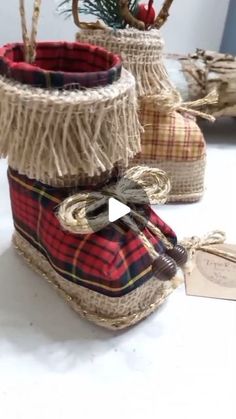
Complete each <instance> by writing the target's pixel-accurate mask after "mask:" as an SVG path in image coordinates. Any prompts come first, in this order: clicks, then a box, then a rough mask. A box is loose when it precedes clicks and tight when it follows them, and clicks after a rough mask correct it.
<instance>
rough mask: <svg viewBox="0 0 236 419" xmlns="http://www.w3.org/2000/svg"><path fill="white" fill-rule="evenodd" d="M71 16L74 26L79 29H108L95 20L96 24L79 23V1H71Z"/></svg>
mask: <svg viewBox="0 0 236 419" xmlns="http://www.w3.org/2000/svg"><path fill="white" fill-rule="evenodd" d="M72 15H73V19H74V23H75V25H76V26H78V28H80V29H94V30H95V29H101V30H106V29H109V28H108V26H106V25H105V23H103V22H100V21H99V20H97V22H81V21H80V16H79V0H72Z"/></svg>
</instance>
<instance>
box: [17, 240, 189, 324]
mask: <svg viewBox="0 0 236 419" xmlns="http://www.w3.org/2000/svg"><path fill="white" fill-rule="evenodd" d="M13 244H14V246H15V248H16V250H17V252H18V253H19V254H20V255H21V256H23V257H24V259H25V260H26V262H27V263H28V265H29V266H30V267H31V268H32V269H33V270H34V271H36V272H37V273H39V274H40V275H41V276H42V277H43V278H44V279H46V280H47V282H48V283H49V284H50V285H52V286H53V287H54V288H55V289H56V290H57V292H58V293H59V294H60V295H61V296H62V297H63V299H65V301H66V302H67V303H68V304H69V305H70V306H71V307H72V309H73V310H75V311H76V312H77V313H78V314H79V315H80V316H82V317H83V318H85V319H87V320H89V321H91V322H92V323H95V324H97V325H99V326H102V327H105V328H107V329H111V330H119V329H125V328H128V327H130V326H132V325H134V324H136V323H139V322H140V321H141V320H142V319H145V318H146V317H147V316H149V315H150V314H151V313H153V312H154V311H155V310H156V309H157V308H158V307H159V306H160V305H161V304H162V303H163V302H164V301H165V299H166V298H167V297H168V295H169V294H170V293H171V292H172V291H173V290H174V289H175V288H177V286H178V285H180V284H181V283H182V282H183V274H182V272H181V271H180V272H178V274H177V275H176V277H175V278H173V280H171V281H168V282H161V281H159V280H158V279H157V278H152V279H151V280H149V281H148V282H146V283H145V284H144V285H142V286H141V287H139V288H137V289H135V290H134V291H132V292H131V293H129V294H128V295H125V296H123V297H119V298H112V297H107V296H105V295H102V294H99V293H97V292H95V291H92V290H89V289H87V288H84V287H81V286H80V285H77V284H74V283H72V282H70V281H67V280H65V279H64V278H62V277H61V276H60V275H59V274H57V273H56V272H55V270H54V269H53V268H52V267H51V265H50V264H49V262H48V261H47V260H46V258H45V257H44V256H42V254H41V253H40V252H38V251H37V250H36V249H35V248H34V247H33V246H32V245H31V244H29V243H28V242H27V241H26V240H25V239H24V238H23V237H22V236H21V235H20V234H19V233H17V232H15V233H14V235H13Z"/></svg>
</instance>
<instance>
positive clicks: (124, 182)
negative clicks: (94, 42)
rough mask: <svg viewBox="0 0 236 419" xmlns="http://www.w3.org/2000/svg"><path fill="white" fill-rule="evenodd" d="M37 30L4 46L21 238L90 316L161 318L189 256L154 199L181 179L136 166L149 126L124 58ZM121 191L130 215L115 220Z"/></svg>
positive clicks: (109, 321) (2, 121) (124, 323)
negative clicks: (112, 206)
mask: <svg viewBox="0 0 236 419" xmlns="http://www.w3.org/2000/svg"><path fill="white" fill-rule="evenodd" d="M20 4H21V13H22V20H23V22H24V20H25V11H24V1H23V0H21V1H20ZM39 6H40V2H39V1H37V0H36V1H35V5H34V20H33V21H34V22H35V25H36V23H37V18H38V12H39ZM23 27H25V25H23ZM34 37H36V27H33V30H32V36H31V42H29V41H28V40H29V37H28V35H27V33H24V37H23V38H24V44H11V45H8V46H6V47H3V48H2V49H1V50H0V73H1V76H0V153H1V156H2V157H8V161H9V170H8V178H9V185H10V197H11V203H12V213H13V220H14V226H15V234H14V238H13V241H14V244H15V247H16V248H17V250H18V252H19V253H20V254H21V255H22V256H23V257H24V258H25V259H26V261H27V262H28V263H29V264H30V266H31V267H32V268H33V269H35V270H36V271H38V272H39V273H40V274H41V275H42V276H43V277H44V278H45V279H47V281H48V282H49V283H50V284H52V285H53V286H54V287H55V288H56V289H57V290H58V292H59V293H60V294H61V295H62V296H63V297H64V298H65V300H66V301H67V302H68V303H69V304H70V305H71V306H72V308H73V309H74V310H76V311H77V312H78V313H79V314H80V315H81V316H83V317H85V318H87V319H88V320H90V321H92V322H94V323H97V324H99V325H101V326H104V327H107V328H111V329H122V328H125V327H128V326H130V325H133V324H135V323H137V322H139V321H140V320H141V319H143V318H145V317H147V316H148V315H149V314H150V313H152V312H153V311H154V310H155V309H156V308H157V307H158V306H159V305H160V304H161V303H162V302H163V301H164V300H165V298H166V297H167V295H168V294H169V293H170V292H171V291H172V290H173V289H174V288H175V287H176V286H177V285H178V283H179V281H181V280H182V277H183V274H182V270H181V267H182V266H183V265H184V264H185V262H186V259H187V253H186V251H185V249H184V248H182V247H181V246H179V245H178V244H177V239H176V235H175V233H174V232H173V230H172V229H171V228H170V227H168V226H167V225H166V224H165V223H164V222H163V221H162V220H161V219H160V218H159V217H158V216H157V215H156V214H155V213H154V212H153V211H152V210H151V208H150V207H149V206H148V202H149V201H150V202H151V203H154V204H158V203H163V202H165V200H166V199H167V196H168V193H169V190H170V183H169V180H168V178H167V176H166V174H165V173H164V172H163V171H161V170H158V169H156V170H153V169H150V168H147V167H144V168H140V167H138V168H132V169H129V170H127V166H128V165H129V160H130V159H132V158H133V157H134V156H135V155H136V154H137V152H139V150H140V132H139V122H138V117H137V100H136V94H135V81H134V78H133V76H132V75H131V74H129V73H128V72H127V71H126V70H124V69H122V66H121V61H120V58H119V57H118V56H116V55H114V54H113V53H109V52H107V51H106V50H104V49H102V48H100V47H93V46H91V45H88V44H79V43H64V42H63V43H36V42H35V40H34ZM25 59H27V62H25ZM110 197H113V198H117V199H119V200H120V201H122V202H124V203H126V204H129V206H130V214H129V215H126V216H124V217H122V218H121V219H120V220H118V221H116V222H113V223H111V222H109V217H108V204H109V199H110Z"/></svg>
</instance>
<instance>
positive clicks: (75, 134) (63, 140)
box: [0, 70, 141, 184]
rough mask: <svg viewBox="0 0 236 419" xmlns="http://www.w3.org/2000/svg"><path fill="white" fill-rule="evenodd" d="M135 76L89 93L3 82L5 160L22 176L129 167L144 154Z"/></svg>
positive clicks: (0, 114)
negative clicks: (44, 88) (134, 159)
mask: <svg viewBox="0 0 236 419" xmlns="http://www.w3.org/2000/svg"><path fill="white" fill-rule="evenodd" d="M140 130H141V126H140V124H139V120H138V115H137V98H136V92H135V81H134V77H133V76H132V75H131V74H130V73H128V72H127V71H126V70H123V72H122V76H121V78H120V80H119V81H117V82H115V83H113V84H112V85H109V86H105V87H101V88H97V89H87V90H84V91H58V90H42V89H38V88H31V87H29V86H24V85H19V84H16V83H14V82H12V81H11V80H8V79H4V78H2V77H0V157H7V156H8V159H9V165H10V166H11V167H12V168H13V169H15V170H17V171H18V172H19V173H20V174H24V175H27V176H28V177H29V178H35V179H38V180H40V181H42V182H43V183H48V184H52V183H53V182H54V179H58V178H61V179H63V177H66V178H67V180H68V178H70V177H72V179H73V178H74V177H79V176H82V177H83V176H88V177H93V176H98V175H100V174H102V173H103V172H106V171H108V172H109V171H111V170H112V169H113V168H114V166H115V165H116V164H117V163H120V164H121V165H122V166H123V167H127V166H128V163H129V160H130V159H131V158H133V157H134V156H135V155H136V154H137V153H138V152H139V151H140V147H141V146H140Z"/></svg>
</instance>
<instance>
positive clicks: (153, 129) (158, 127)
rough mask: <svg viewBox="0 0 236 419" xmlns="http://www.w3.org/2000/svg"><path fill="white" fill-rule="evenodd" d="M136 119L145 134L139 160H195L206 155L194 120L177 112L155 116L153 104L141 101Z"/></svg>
mask: <svg viewBox="0 0 236 419" xmlns="http://www.w3.org/2000/svg"><path fill="white" fill-rule="evenodd" d="M140 120H141V124H142V125H143V126H144V129H145V132H144V133H143V134H142V154H141V155H139V156H138V158H136V159H135V163H140V161H141V162H142V161H144V162H145V161H152V160H153V161H155V160H157V159H158V160H160V159H163V160H164V161H167V160H168V161H170V160H172V161H175V162H180V161H185V162H190V161H196V160H198V159H201V158H202V157H203V156H204V155H205V153H206V145H205V140H204V137H203V134H202V132H201V130H200V128H199V127H198V125H197V124H196V122H195V120H194V119H193V118H191V117H189V116H187V115H186V116H183V115H181V114H180V113H178V112H172V113H171V114H163V113H159V112H158V111H157V110H156V109H155V108H154V107H153V105H150V104H148V103H147V102H146V103H145V100H144V101H142V102H141V108H140Z"/></svg>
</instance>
